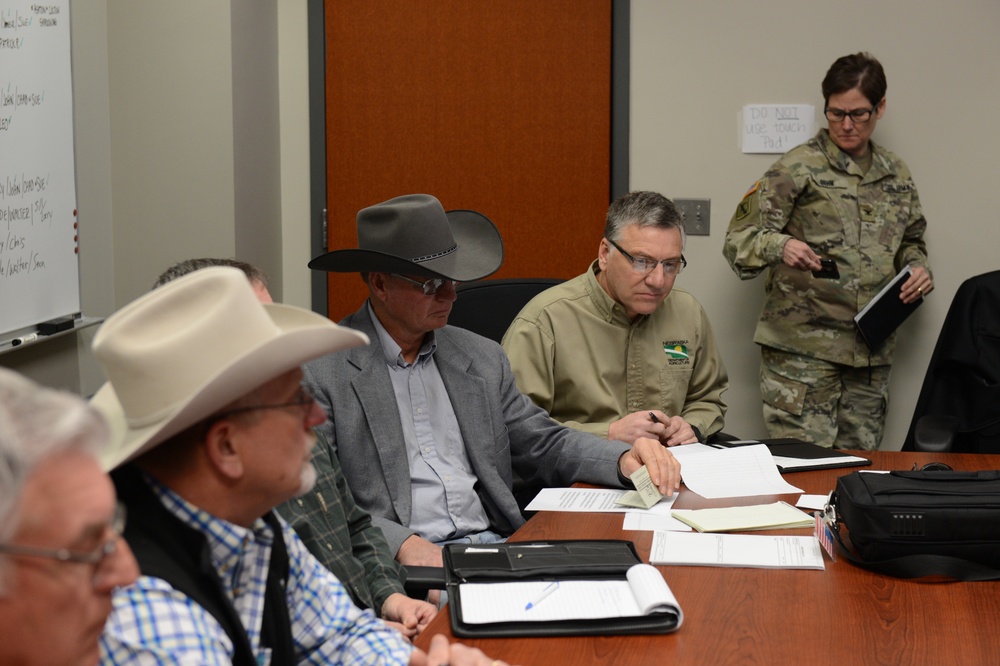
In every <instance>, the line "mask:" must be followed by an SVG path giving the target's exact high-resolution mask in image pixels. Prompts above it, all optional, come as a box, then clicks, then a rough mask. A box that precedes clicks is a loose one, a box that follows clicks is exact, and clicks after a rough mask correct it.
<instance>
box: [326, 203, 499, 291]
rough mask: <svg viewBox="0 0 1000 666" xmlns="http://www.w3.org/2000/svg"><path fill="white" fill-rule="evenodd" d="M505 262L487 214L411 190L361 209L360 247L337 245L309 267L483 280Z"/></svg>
mask: <svg viewBox="0 0 1000 666" xmlns="http://www.w3.org/2000/svg"><path fill="white" fill-rule="evenodd" d="M501 263H503V241H502V240H501V239H500V232H499V231H497V228H496V225H494V224H493V223H492V222H491V221H490V220H489V218H487V217H486V216H485V215H483V214H481V213H477V212H476V211H473V210H450V211H448V212H447V213H446V212H445V211H444V208H443V207H442V206H441V202H440V201H438V200H437V199H435V198H434V197H432V196H431V195H429V194H407V195H405V196H401V197H396V198H395V199H389V200H388V201H384V202H382V203H380V204H375V205H374V206H369V207H368V208H363V209H361V210H360V211H359V212H358V248H357V249H349V250H334V251H333V252H327V253H326V254H322V255H320V256H318V257H316V258H315V259H313V260H312V261H310V262H309V268H313V269H315V270H319V271H331V272H334V273H366V272H369V271H385V272H387V273H404V274H410V275H426V276H428V277H443V278H447V279H449V280H457V281H459V282H468V281H470V280H479V279H481V278H484V277H486V276H487V275H491V274H492V273H495V272H496V270H497V269H498V268H500V264H501Z"/></svg>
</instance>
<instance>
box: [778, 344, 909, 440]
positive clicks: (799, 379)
mask: <svg viewBox="0 0 1000 666" xmlns="http://www.w3.org/2000/svg"><path fill="white" fill-rule="evenodd" d="M760 350H761V362H760V393H761V398H762V399H763V402H764V423H765V424H766V425H767V431H768V434H769V435H770V437H772V438H779V437H795V438H797V439H801V440H805V441H807V442H814V443H816V444H819V445H820V446H826V447H833V448H837V449H867V450H869V451H874V450H876V449H878V447H879V444H881V443H882V433H883V432H884V431H885V414H886V410H887V408H888V406H889V367H890V366H888V365H878V366H872V367H871V368H868V367H863V368H852V367H850V366H846V365H840V364H838V363H830V362H829V361H823V360H820V359H817V358H811V357H809V356H801V355H799V354H793V353H791V352H785V351H781V350H778V349H774V348H772V347H761V348H760Z"/></svg>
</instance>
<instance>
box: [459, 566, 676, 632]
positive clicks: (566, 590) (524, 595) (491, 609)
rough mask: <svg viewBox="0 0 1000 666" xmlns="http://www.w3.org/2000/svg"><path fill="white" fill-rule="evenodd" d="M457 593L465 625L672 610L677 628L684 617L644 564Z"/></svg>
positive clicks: (466, 586) (473, 586)
mask: <svg viewBox="0 0 1000 666" xmlns="http://www.w3.org/2000/svg"><path fill="white" fill-rule="evenodd" d="M459 597H460V599H461V608H462V620H463V621H464V622H466V623H467V624H487V623H491V622H551V621H553V620H592V619H599V618H606V617H637V616H640V615H649V614H651V613H662V612H673V613H676V614H677V615H678V626H680V624H681V622H682V621H683V614H682V613H681V609H680V605H679V604H678V603H677V599H676V598H675V597H674V594H673V592H671V591H670V587H669V586H668V585H667V582H666V581H665V580H663V575H662V574H660V572H659V571H658V570H657V569H656V567H652V566H650V565H648V564H636V565H635V566H633V567H632V568H630V569H629V570H628V573H627V574H626V578H625V579H619V580H561V581H558V582H556V583H554V582H553V581H544V580H543V581H523V582H516V583H463V584H461V585H459Z"/></svg>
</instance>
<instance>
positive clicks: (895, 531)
mask: <svg viewBox="0 0 1000 666" xmlns="http://www.w3.org/2000/svg"><path fill="white" fill-rule="evenodd" d="M830 504H831V507H832V508H833V509H834V510H835V512H836V522H835V523H834V535H835V536H837V537H838V541H839V542H840V545H841V546H842V547H843V548H844V552H845V553H846V555H847V558H848V559H849V560H850V561H851V562H852V563H854V564H856V565H857V566H860V567H863V568H865V569H869V570H872V571H877V572H879V573H884V574H888V575H891V576H897V577H900V578H918V577H921V576H946V577H950V578H955V579H958V580H993V579H998V578H1000V471H996V470H991V471H979V472H955V471H913V472H890V473H887V474H877V473H871V472H854V473H852V474H848V475H846V476H842V477H840V478H839V479H838V480H837V490H836V492H835V493H834V495H833V496H832V497H831V502H830ZM839 525H843V526H845V527H846V528H847V530H848V534H849V536H850V541H851V544H852V545H853V547H854V549H855V551H856V554H853V553H851V552H850V551H849V550H848V549H847V548H846V546H845V544H844V543H843V541H842V540H841V539H840V538H839V531H838V529H837V528H838V527H839Z"/></svg>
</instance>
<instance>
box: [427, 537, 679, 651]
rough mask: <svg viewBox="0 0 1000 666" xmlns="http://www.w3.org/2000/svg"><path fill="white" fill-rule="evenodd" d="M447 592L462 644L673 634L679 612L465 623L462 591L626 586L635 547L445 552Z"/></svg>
mask: <svg viewBox="0 0 1000 666" xmlns="http://www.w3.org/2000/svg"><path fill="white" fill-rule="evenodd" d="M443 555H444V572H445V587H446V588H447V590H448V609H449V617H450V619H451V629H452V632H454V634H455V635H456V636H458V637H460V638H496V637H513V636H585V635H612V634H653V633H668V632H671V631H675V630H676V629H677V628H678V627H679V626H680V624H681V622H682V621H683V614H682V613H681V611H680V608H675V609H674V610H675V611H676V612H670V611H667V612H655V613H650V614H647V615H639V616H629V617H610V618H609V617H605V618H600V619H558V620H547V621H544V622H533V621H513V622H491V623H478V624H472V623H469V622H465V621H464V620H463V614H462V592H461V585H462V584H464V583H491V582H493V583H500V582H504V583H510V582H517V581H552V580H559V581H570V580H625V578H626V573H627V572H628V570H629V569H630V568H631V567H633V566H634V565H636V564H641V563H642V560H641V559H639V555H638V553H637V552H636V550H635V545H634V544H633V543H632V542H631V541H624V540H583V541H558V540H557V541H519V542H513V543H494V544H465V543H463V544H458V543H451V544H446V545H445V546H444V553H443Z"/></svg>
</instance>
